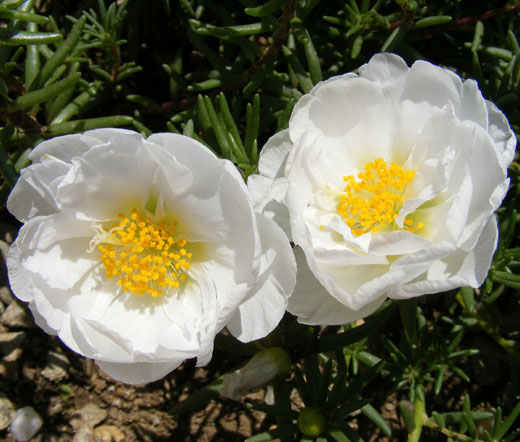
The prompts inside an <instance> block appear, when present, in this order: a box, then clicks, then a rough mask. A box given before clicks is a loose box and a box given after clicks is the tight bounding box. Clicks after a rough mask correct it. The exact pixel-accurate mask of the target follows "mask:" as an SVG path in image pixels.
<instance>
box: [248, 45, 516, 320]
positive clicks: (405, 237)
mask: <svg viewBox="0 0 520 442" xmlns="http://www.w3.org/2000/svg"><path fill="white" fill-rule="evenodd" d="M515 147H516V137H515V135H514V134H513V132H512V131H511V129H510V127H509V124H508V122H507V120H506V118H505V117H504V115H503V114H502V112H500V110H498V109H497V107H496V106H495V105H494V104H493V103H491V102H490V101H488V100H485V99H484V98H483V97H482V94H481V92H480V90H479V88H478V86H477V83H476V82H475V81H474V80H467V81H464V82H463V81H462V80H461V79H460V77H459V76H457V75H456V74H454V73H453V72H451V71H449V70H447V69H443V68H441V67H439V66H434V65H432V64H431V63H428V62H425V61H417V62H415V63H414V64H413V65H412V66H411V67H408V66H407V65H406V63H405V62H404V60H403V59H402V58H400V57H398V56H397V55H393V54H377V55H375V56H373V57H372V59H371V60H370V61H369V62H368V63H367V64H365V65H363V66H361V67H360V69H359V74H354V73H349V74H345V75H341V76H337V77H332V78H330V79H328V80H326V81H323V82H321V83H318V84H317V85H316V86H315V87H314V88H313V89H312V90H311V91H310V93H309V94H307V95H305V96H303V97H302V98H301V99H300V100H299V101H298V103H296V106H295V107H294V110H293V112H292V115H291V119H290V121H289V127H288V129H285V130H283V131H282V132H279V133H277V134H276V135H274V136H273V137H272V138H271V139H270V140H269V141H268V142H267V144H266V145H265V147H264V149H263V150H262V152H261V155H260V161H259V174H258V175H253V176H250V177H249V181H248V185H249V188H250V189H251V192H252V195H253V198H254V200H255V207H256V208H257V210H259V211H261V212H262V213H264V214H266V215H268V216H270V217H272V218H273V219H275V220H276V221H277V222H279V224H280V225H281V226H282V227H284V229H285V231H286V232H287V234H288V235H290V237H291V238H292V241H293V242H294V243H295V245H296V246H297V248H296V251H295V252H296V257H297V260H298V283H297V287H296V290H295V292H294V294H293V296H291V298H290V300H289V307H288V310H289V312H291V313H292V314H294V315H296V316H297V317H298V318H299V320H300V321H301V322H303V323H305V324H332V325H334V324H345V323H347V322H350V321H354V320H357V319H360V318H364V317H366V316H368V315H370V314H371V313H372V312H374V311H375V310H376V309H377V308H378V307H379V306H380V305H381V304H382V303H383V302H384V300H385V299H386V298H392V299H409V298H412V297H417V296H421V295H425V294H431V293H438V292H442V291H447V290H450V289H454V288H458V287H462V286H470V287H474V288H478V287H480V285H481V284H482V282H483V281H484V279H485V277H486V275H487V272H488V269H489V266H490V263H491V259H492V257H493V253H494V251H495V249H496V246H497V240H498V229H497V220H496V217H495V214H494V213H495V211H496V210H497V208H498V207H499V206H500V204H501V203H502V200H503V198H504V196H505V194H506V192H507V190H508V187H509V179H508V178H507V167H508V166H509V164H511V161H512V160H513V156H514V153H515Z"/></svg>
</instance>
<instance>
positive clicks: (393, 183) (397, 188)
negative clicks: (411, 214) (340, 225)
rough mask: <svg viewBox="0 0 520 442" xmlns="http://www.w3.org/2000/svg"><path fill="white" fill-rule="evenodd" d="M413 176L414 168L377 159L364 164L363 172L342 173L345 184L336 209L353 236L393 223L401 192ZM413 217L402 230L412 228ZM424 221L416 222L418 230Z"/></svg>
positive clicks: (402, 200) (397, 210)
mask: <svg viewBox="0 0 520 442" xmlns="http://www.w3.org/2000/svg"><path fill="white" fill-rule="evenodd" d="M414 176H415V171H413V170H404V169H403V168H402V167H401V166H399V165H398V164H396V163H394V162H392V163H391V164H390V167H388V164H387V163H386V161H385V160H383V159H382V158H377V159H376V160H375V161H374V162H373V163H367V164H365V171H364V172H360V173H358V175H357V178H358V180H356V179H355V178H354V176H352V175H349V176H344V177H343V181H345V182H346V183H347V185H346V186H345V189H344V190H343V193H342V195H341V196H340V199H339V203H338V207H337V211H338V213H339V214H340V215H341V216H342V218H343V219H344V221H345V223H346V224H347V225H348V226H349V227H350V229H351V231H352V234H353V235H354V236H360V235H363V234H365V233H368V232H378V231H380V230H382V229H384V228H385V227H387V226H389V225H392V224H393V223H394V221H395V219H396V218H397V215H398V214H399V210H401V207H402V206H403V203H404V201H405V199H404V198H403V196H402V195H403V193H404V191H405V189H406V186H408V184H410V183H411V182H412V180H413V178H414ZM414 223H415V222H414V221H413V220H412V219H409V218H407V219H405V220H404V229H406V230H409V231H411V232H413V231H414V228H413V225H414ZM423 226H424V225H423V223H417V225H416V226H415V229H417V230H420V229H421V228H422V227H423Z"/></svg>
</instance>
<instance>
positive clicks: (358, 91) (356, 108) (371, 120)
mask: <svg viewBox="0 0 520 442" xmlns="http://www.w3.org/2000/svg"><path fill="white" fill-rule="evenodd" d="M306 97H308V98H306ZM346 103H348V106H346V105H345V104H346ZM374 127H377V130H374ZM394 130H395V125H394V112H393V109H392V106H391V105H390V104H389V103H388V101H387V100H386V99H385V97H384V95H383V93H382V91H381V89H380V88H379V87H378V86H377V85H376V84H375V83H373V82H371V81H368V80H365V79H364V78H351V77H345V76H341V77H336V78H335V81H329V82H325V83H320V85H318V86H316V87H315V90H313V92H312V95H305V96H304V97H302V99H300V100H299V101H298V103H296V105H295V107H294V110H293V113H292V115H291V120H290V122H289V133H290V136H291V140H293V141H294V142H295V143H296V142H297V141H298V140H299V139H300V138H301V136H302V135H303V134H305V133H313V134H315V135H318V136H321V137H325V138H326V140H324V142H329V141H330V139H334V138H336V139H341V142H342V144H343V146H344V148H347V147H348V148H349V149H350V150H359V151H363V150H366V149H370V150H372V149H376V151H375V152H374V155H377V153H378V152H377V150H380V151H384V150H385V149H386V150H388V149H389V146H390V143H391V140H392V137H393V132H394ZM379 156H380V155H379ZM376 158H377V156H376ZM373 159H374V157H372V158H369V160H373Z"/></svg>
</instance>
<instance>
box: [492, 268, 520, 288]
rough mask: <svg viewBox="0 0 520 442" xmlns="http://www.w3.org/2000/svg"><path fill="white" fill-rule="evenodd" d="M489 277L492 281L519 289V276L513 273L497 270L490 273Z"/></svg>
mask: <svg viewBox="0 0 520 442" xmlns="http://www.w3.org/2000/svg"><path fill="white" fill-rule="evenodd" d="M491 279H492V280H493V281H494V282H498V283H500V284H504V285H507V286H508V287H511V288H513V289H516V290H520V276H519V275H515V274H513V273H508V272H503V271H500V270H497V271H495V272H493V273H492V274H491Z"/></svg>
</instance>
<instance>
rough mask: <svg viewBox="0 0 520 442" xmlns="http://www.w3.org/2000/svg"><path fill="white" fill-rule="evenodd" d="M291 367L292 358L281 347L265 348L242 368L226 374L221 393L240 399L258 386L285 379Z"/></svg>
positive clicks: (230, 397) (227, 396) (224, 395)
mask: <svg viewBox="0 0 520 442" xmlns="http://www.w3.org/2000/svg"><path fill="white" fill-rule="evenodd" d="M290 367H291V359H290V358H289V355H288V354H287V352H286V351H285V350H283V349H281V348H280V347H269V348H264V349H263V350H261V351H259V352H258V353H257V354H256V355H254V356H253V357H252V358H251V359H250V360H249V362H248V363H247V364H246V365H244V366H243V367H242V368H240V369H238V370H235V371H234V372H232V373H228V374H225V375H224V377H223V379H222V389H221V390H220V395H221V396H223V397H226V398H229V399H234V400H238V399H240V397H241V396H243V395H244V394H247V393H249V392H251V391H253V390H256V389H257V388H260V387H263V386H265V385H268V384H272V383H274V382H278V381H279V380H281V379H283V378H284V377H285V376H286V375H287V373H288V372H289V369H290Z"/></svg>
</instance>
